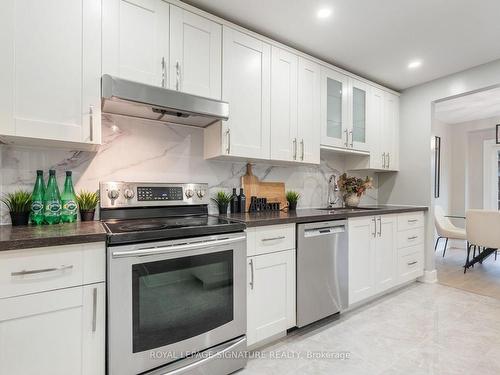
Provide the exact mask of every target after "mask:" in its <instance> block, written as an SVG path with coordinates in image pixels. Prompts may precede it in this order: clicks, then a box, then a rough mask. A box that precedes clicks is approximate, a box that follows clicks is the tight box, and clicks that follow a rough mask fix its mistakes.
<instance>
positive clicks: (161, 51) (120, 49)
mask: <svg viewBox="0 0 500 375" xmlns="http://www.w3.org/2000/svg"><path fill="white" fill-rule="evenodd" d="M102 27H103V60H102V68H103V69H102V70H103V73H106V74H111V75H114V76H118V77H120V78H125V79H129V80H131V81H136V82H141V83H146V84H149V85H155V86H163V87H167V84H168V82H167V73H168V64H169V62H168V53H169V48H168V40H169V5H168V4H167V3H165V2H164V1H162V0H104V1H103V25H102Z"/></svg>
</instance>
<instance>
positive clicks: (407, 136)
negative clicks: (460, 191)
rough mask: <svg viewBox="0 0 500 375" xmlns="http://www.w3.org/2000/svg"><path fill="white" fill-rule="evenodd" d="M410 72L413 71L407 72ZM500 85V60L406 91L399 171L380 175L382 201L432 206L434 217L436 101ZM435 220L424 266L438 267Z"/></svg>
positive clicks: (430, 226) (429, 225)
mask: <svg viewBox="0 0 500 375" xmlns="http://www.w3.org/2000/svg"><path fill="white" fill-rule="evenodd" d="M408 74H411V72H408ZM498 84H500V60H497V61H494V62H491V63H488V64H484V65H481V66H478V67H475V68H472V69H468V70H466V71H463V72H459V73H456V74H452V75H450V76H447V77H443V78H440V79H437V80H434V81H431V82H428V83H425V84H422V85H419V86H415V87H413V88H409V89H407V90H405V91H403V93H402V95H401V98H400V99H401V107H400V131H399V138H400V172H399V173H397V174H391V175H383V174H381V176H380V177H379V201H381V202H386V203H391V204H417V205H425V206H429V208H430V212H429V215H428V218H432V217H433V208H432V205H433V204H434V199H433V191H432V188H433V186H432V151H431V147H430V145H431V136H432V110H433V104H432V103H433V102H434V101H436V100H439V99H443V98H447V97H451V96H454V95H460V94H464V93H467V92H471V91H475V90H480V89H484V88H486V87H490V86H494V85H498ZM433 232H434V223H433V220H427V231H426V234H427V236H426V238H427V239H426V241H427V242H426V244H427V246H426V259H425V268H426V271H428V272H433V271H434V270H435V264H434V248H433V243H432V242H433Z"/></svg>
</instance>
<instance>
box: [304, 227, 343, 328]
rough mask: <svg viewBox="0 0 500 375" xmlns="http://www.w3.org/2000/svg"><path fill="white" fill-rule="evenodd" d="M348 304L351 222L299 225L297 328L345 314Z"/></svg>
mask: <svg viewBox="0 0 500 375" xmlns="http://www.w3.org/2000/svg"><path fill="white" fill-rule="evenodd" d="M347 302H348V248H347V221H346V220H334V221H324V222H319V223H307V224H299V225H297V326H298V327H303V326H305V325H307V324H310V323H313V322H315V321H317V320H320V319H323V318H326V317H327V316H330V315H332V314H336V313H338V312H341V311H342V310H343V309H344V308H346V307H347Z"/></svg>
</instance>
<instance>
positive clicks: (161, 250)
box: [112, 236, 246, 258]
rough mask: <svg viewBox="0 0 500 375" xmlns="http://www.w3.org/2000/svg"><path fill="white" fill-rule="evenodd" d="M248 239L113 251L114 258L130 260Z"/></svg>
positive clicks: (239, 238)
mask: <svg viewBox="0 0 500 375" xmlns="http://www.w3.org/2000/svg"><path fill="white" fill-rule="evenodd" d="M245 239H246V237H245V236H239V237H232V238H224V239H221V240H209V241H202V242H192V243H186V244H182V245H172V246H164V247H149V248H145V249H137V250H129V251H113V253H112V255H113V258H129V257H141V256H147V255H158V254H165V253H174V252H178V251H186V250H197V249H202V248H205V247H214V246H220V245H227V244H231V243H234V242H240V241H244V240H245Z"/></svg>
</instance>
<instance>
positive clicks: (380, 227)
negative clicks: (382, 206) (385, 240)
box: [377, 216, 382, 237]
mask: <svg viewBox="0 0 500 375" xmlns="http://www.w3.org/2000/svg"><path fill="white" fill-rule="evenodd" d="M377 220H378V236H379V237H382V218H381V217H380V216H379V217H378V219H377Z"/></svg>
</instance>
